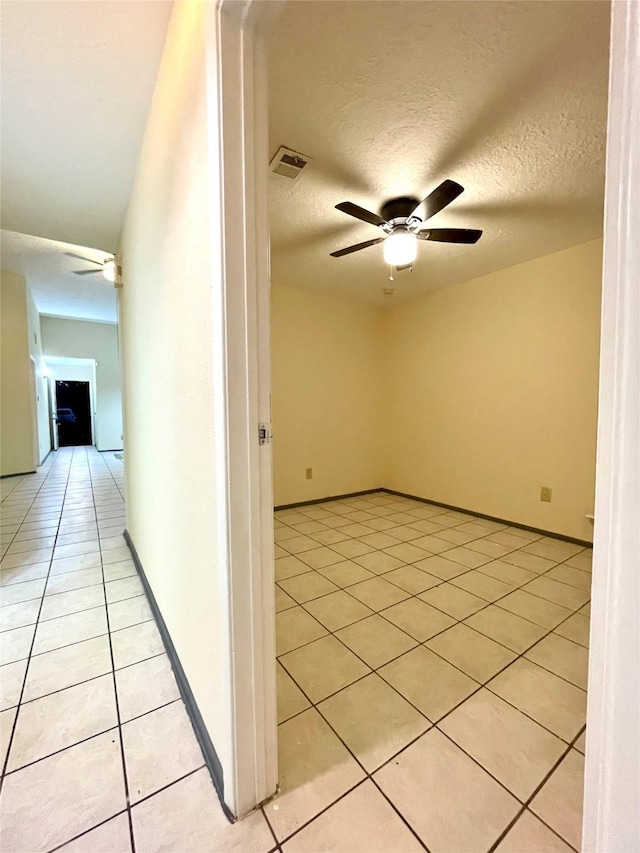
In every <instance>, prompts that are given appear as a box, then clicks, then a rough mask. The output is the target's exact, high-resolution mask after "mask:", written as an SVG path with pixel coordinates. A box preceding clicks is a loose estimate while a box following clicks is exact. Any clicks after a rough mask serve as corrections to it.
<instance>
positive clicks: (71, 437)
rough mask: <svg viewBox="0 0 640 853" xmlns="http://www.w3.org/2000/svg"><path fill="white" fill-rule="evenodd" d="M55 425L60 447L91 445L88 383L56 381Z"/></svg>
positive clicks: (89, 390) (89, 391)
mask: <svg viewBox="0 0 640 853" xmlns="http://www.w3.org/2000/svg"><path fill="white" fill-rule="evenodd" d="M56 423H57V425H58V443H59V446H60V447H78V446H81V445H87V444H93V433H92V430H91V388H90V385H89V383H88V382H78V381H75V380H71V379H70V380H64V379H57V380H56Z"/></svg>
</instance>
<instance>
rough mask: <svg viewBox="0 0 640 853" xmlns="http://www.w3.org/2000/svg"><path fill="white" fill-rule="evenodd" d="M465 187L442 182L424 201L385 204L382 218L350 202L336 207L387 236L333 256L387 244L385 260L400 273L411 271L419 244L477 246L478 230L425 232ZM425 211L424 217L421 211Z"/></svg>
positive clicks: (344, 202)
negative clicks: (400, 270) (473, 244)
mask: <svg viewBox="0 0 640 853" xmlns="http://www.w3.org/2000/svg"><path fill="white" fill-rule="evenodd" d="M462 192H464V187H461V186H460V184H457V183H456V182H455V181H449V180H446V181H443V182H442V183H441V184H440V186H438V187H436V188H435V190H433V192H431V193H430V194H429V195H428V196H427V197H426V198H425V199H423V200H422V201H418V199H416V198H406V197H401V198H394V199H391V201H388V202H386V204H384V205H383V206H382V208H381V210H380V216H378V214H376V213H371V211H369V210H365V209H364V208H363V207H359V206H358V205H357V204H353V203H352V202H350V201H343V202H341V203H340V204H336V208H337V209H338V210H341V211H342V212H343V213H348V214H349V216H355V218H356V219H360V220H362V221H363V222H368V223H370V224H371V225H377V226H378V228H381V229H382V231H384V236H382V237H377V238H376V239H374V240H365V242H364V243H356V244H355V246H347V247H346V248H345V249H338V251H336V252H331V257H333V258H341V257H342V256H343V255H350V254H351V253H352V252H359V251H360V250H361V249H367V248H368V247H369V246H375V245H376V244H378V243H382V242H384V259H385V261H386V262H387V263H388V264H390V265H391V266H394V267H396V268H397V269H406V268H407V267H410V266H411V264H412V263H413V261H414V260H415V259H416V255H417V253H418V240H432V241H435V242H438V243H477V242H478V240H479V239H480V237H481V236H482V231H478V230H476V229H475V228H425V227H424V222H425V221H426V220H427V219H430V218H431V217H432V216H435V215H436V213H438V212H439V211H441V210H442V209H443V208H445V207H446V206H447V205H448V204H451V202H452V201H453V200H454V199H456V198H457V197H458V196H459V195H460V193H462ZM421 208H423V209H424V211H425V214H424V217H422V216H421V215H419V214H420V209H421Z"/></svg>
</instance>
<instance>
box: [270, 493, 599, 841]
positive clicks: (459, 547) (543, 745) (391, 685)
mask: <svg viewBox="0 0 640 853" xmlns="http://www.w3.org/2000/svg"><path fill="white" fill-rule="evenodd" d="M275 528H276V529H275V539H276V609H277V611H278V612H277V616H276V620H277V655H278V700H279V701H278V714H279V734H280V751H279V758H280V783H281V793H280V795H279V796H278V797H277V798H276V799H275V800H274V801H273V802H272V803H270V804H268V805H267V806H265V808H264V813H265V814H266V816H267V818H268V820H269V822H270V824H271V826H272V828H273V829H274V831H275V834H276V837H277V838H278V841H279V842H280V843H281V844H282V850H283V851H284V853H293V851H300V853H302V851H307V853H310V851H320V850H322V851H329V850H330V851H342V853H351V852H352V851H362V853H364V851H388V852H389V853H395V851H404V850H407V851H409V850H411V851H412V850H424V849H427V850H429V851H431V853H460V851H473V853H487V851H490V850H491V851H493V850H496V851H499V853H543V851H550V853H563V851H564V853H568V851H570V850H579V849H580V836H581V819H582V814H581V812H582V778H583V765H584V757H583V753H584V729H585V713H586V695H587V694H586V692H585V691H586V687H587V655H588V651H587V646H588V639H589V594H590V587H591V549H588V548H583V547H582V546H580V545H574V544H571V543H568V542H564V541H560V540H557V539H553V538H550V537H545V536H539V535H538V534H535V533H530V532H528V531H526V530H521V529H519V528H514V527H509V526H507V525H504V524H498V523H496V522H492V521H487V520H486V519H483V518H479V517H475V516H473V515H471V514H466V513H461V512H451V511H448V510H446V509H444V508H442V507H437V506H434V505H430V504H425V503H422V502H419V501H414V500H409V499H406V498H401V497H397V496H394V495H391V494H388V493H383V492H378V493H375V494H370V495H363V496H360V497H355V498H350V499H345V500H341V501H331V502H327V503H322V504H315V505H312V506H305V507H298V508H296V509H292V510H281V511H278V512H276V521H275Z"/></svg>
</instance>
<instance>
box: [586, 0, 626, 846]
mask: <svg viewBox="0 0 640 853" xmlns="http://www.w3.org/2000/svg"><path fill="white" fill-rule="evenodd" d="M638 91H640V3H638V2H626V0H614V2H613V3H612V8H611V57H610V74H609V117H608V129H607V165H606V189H605V227H604V269H603V281H602V333H601V351H600V392H599V407H598V410H599V414H598V452H597V465H596V501H595V531H594V534H595V535H594V548H593V595H592V603H591V638H590V652H589V690H588V698H587V749H586V766H585V794H584V818H583V838H582V849H583V850H589V851H602V853H605V851H622V850H640V809H639V808H638V804H639V803H640V762H639V761H638V757H639V756H640V651H639V650H640V575H639V573H638V555H639V554H640V487H639V482H640V449H639V445H638V436H639V435H640V369H639V367H638V365H639V364H640V296H639V295H638V281H639V280H640V248H639V244H638V236H637V235H638V234H639V233H640V105H639V101H638V96H637V93H638Z"/></svg>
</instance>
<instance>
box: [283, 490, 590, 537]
mask: <svg viewBox="0 0 640 853" xmlns="http://www.w3.org/2000/svg"><path fill="white" fill-rule="evenodd" d="M377 492H386V494H388V495H397V496H398V497H399V498H409V499H410V500H412V501H420V503H423V504H431V505H432V506H441V507H443V509H450V510H452V511H454V512H467V513H469V514H470V515H475V516H476V517H477V518H486V519H487V521H497V522H498V524H508V525H509V527H517V528H519V529H520V530H528V531H529V532H530V533H538V534H539V535H540V536H549V537H550V538H552V539H560V540H561V541H562V542H573V543H574V544H576V545H583V546H584V547H585V548H591V547H592V546H593V542H589V541H588V540H587V539H576V538H574V537H573V536H564V535H563V534H562V533H553V532H552V531H551V530H541V529H540V528H539V527H529V526H528V525H526V524H520V523H519V522H517V521H510V520H509V519H507V518H497V517H496V516H495V515H486V514H485V513H483V512H478V511H477V510H475V509H467V508H466V507H462V506H454V505H453V504H444V503H441V502H440V501H432V500H429V498H419V497H418V496H417V495H410V494H407V492H397V491H396V490H395V489H387V488H385V487H384V486H380V488H378V489H367V490H366V491H364V492H351V493H350V494H348V495H332V496H331V497H328V498H316V499H315V500H313V501H299V502H298V503H293V504H282V505H281V506H276V507H274V511H277V510H281V509H296V508H297V507H301V506H313V505H314V504H323V503H329V502H330V501H340V500H343V499H344V498H357V497H360V496H361V495H373V494H375V493H377Z"/></svg>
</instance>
